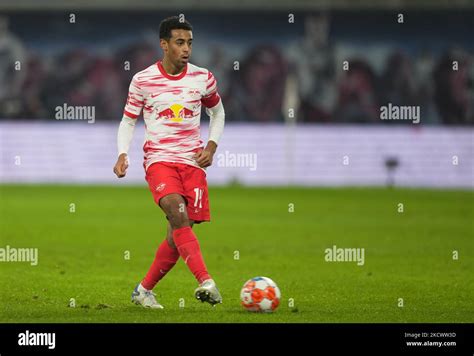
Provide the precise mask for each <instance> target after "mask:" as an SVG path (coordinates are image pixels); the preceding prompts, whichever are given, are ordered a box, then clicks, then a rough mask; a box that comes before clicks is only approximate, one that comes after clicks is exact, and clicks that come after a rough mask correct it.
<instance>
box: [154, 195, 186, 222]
mask: <svg viewBox="0 0 474 356" xmlns="http://www.w3.org/2000/svg"><path fill="white" fill-rule="evenodd" d="M160 206H161V208H162V209H163V210H164V212H165V213H166V216H167V217H168V220H169V222H170V225H171V227H172V228H173V229H179V228H181V227H186V226H190V223H189V218H188V213H187V211H186V202H185V201H184V198H183V197H182V196H181V195H179V194H170V195H167V196H166V197H164V198H162V199H161V201H160Z"/></svg>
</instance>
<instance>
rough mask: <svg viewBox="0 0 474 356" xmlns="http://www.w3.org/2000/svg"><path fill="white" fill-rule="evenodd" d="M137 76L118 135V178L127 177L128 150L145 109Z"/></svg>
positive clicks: (116, 169) (129, 92) (116, 171)
mask: <svg viewBox="0 0 474 356" xmlns="http://www.w3.org/2000/svg"><path fill="white" fill-rule="evenodd" d="M136 77H137V76H136V75H135V76H134V77H133V79H132V82H131V83H130V88H129V90H128V97H127V103H126V104H125V109H124V111H123V116H122V121H121V122H120V125H119V129H118V134H117V147H118V158H117V162H116V163H115V166H114V173H115V174H116V175H117V177H118V178H123V177H125V175H126V173H127V168H128V150H129V148H130V143H131V142H132V138H133V132H134V131H135V125H136V123H137V118H138V116H139V115H140V113H141V111H142V108H143V104H144V102H143V95H142V93H141V90H140V87H139V85H138V81H137V79H136Z"/></svg>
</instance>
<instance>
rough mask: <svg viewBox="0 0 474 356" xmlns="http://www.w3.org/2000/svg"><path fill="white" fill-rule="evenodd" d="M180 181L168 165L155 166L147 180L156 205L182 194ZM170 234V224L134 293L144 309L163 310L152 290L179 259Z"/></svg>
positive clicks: (173, 169)
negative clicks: (168, 197)
mask: <svg viewBox="0 0 474 356" xmlns="http://www.w3.org/2000/svg"><path fill="white" fill-rule="evenodd" d="M180 179H181V178H180V177H179V174H178V173H177V171H176V169H175V168H174V167H173V166H172V165H168V164H163V163H156V164H153V165H151V166H150V167H149V168H148V170H147V172H146V180H147V182H148V184H149V188H150V192H151V193H152V195H153V198H154V200H155V202H156V204H159V201H160V199H161V198H162V197H163V196H164V195H166V194H169V193H172V192H181V181H180ZM170 234H171V226H170V224H168V232H167V238H165V239H164V240H163V241H162V243H161V244H160V246H159V247H158V249H157V251H156V253H155V258H154V260H153V263H152V264H151V266H150V268H149V270H148V272H147V274H146V276H145V278H144V279H143V280H142V282H141V283H139V284H138V285H137V286H136V288H135V290H134V291H133V293H132V302H134V303H136V304H141V305H143V306H144V307H150V308H159V309H162V308H163V307H162V306H161V305H160V304H159V303H158V302H157V301H156V299H155V295H154V294H153V292H152V289H153V288H154V287H155V286H156V284H157V283H158V282H159V281H160V280H161V279H162V278H163V277H164V276H165V275H166V274H167V273H168V272H169V271H170V270H171V269H172V268H173V266H174V265H175V264H176V262H177V261H178V259H179V252H178V250H177V249H176V247H175V246H174V243H173V242H172V241H171V242H172V243H170V239H169V236H170Z"/></svg>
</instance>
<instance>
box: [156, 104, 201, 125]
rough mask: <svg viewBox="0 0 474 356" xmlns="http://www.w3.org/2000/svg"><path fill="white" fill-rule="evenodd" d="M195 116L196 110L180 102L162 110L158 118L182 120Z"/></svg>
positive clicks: (173, 120)
mask: <svg viewBox="0 0 474 356" xmlns="http://www.w3.org/2000/svg"><path fill="white" fill-rule="evenodd" d="M193 117H194V112H193V111H192V110H190V109H188V108H187V107H185V106H183V105H180V104H173V105H171V106H170V107H169V108H167V109H165V110H163V111H160V112H159V113H158V115H157V117H156V118H157V119H168V120H171V121H172V122H181V121H183V119H191V118H193Z"/></svg>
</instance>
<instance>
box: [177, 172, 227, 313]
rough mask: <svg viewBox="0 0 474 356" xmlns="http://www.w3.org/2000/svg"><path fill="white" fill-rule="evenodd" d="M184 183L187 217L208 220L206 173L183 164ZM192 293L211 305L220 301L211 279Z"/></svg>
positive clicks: (181, 174)
mask: <svg viewBox="0 0 474 356" xmlns="http://www.w3.org/2000/svg"><path fill="white" fill-rule="evenodd" d="M178 172H179V173H180V176H181V180H182V181H183V185H184V192H185V194H186V200H187V202H188V206H187V212H188V217H189V218H190V219H192V220H193V221H195V223H197V224H199V223H202V222H205V221H210V219H211V216H210V209H209V197H208V188H207V181H206V173H205V172H204V171H203V170H202V169H200V168H196V167H192V166H189V165H183V166H181V167H180V169H179V170H178ZM194 295H195V297H196V298H197V299H199V300H201V301H202V302H208V303H210V304H212V305H214V304H217V303H222V296H221V294H220V293H219V290H218V289H217V286H216V283H215V282H214V280H212V279H208V280H205V281H203V282H201V283H200V285H199V287H198V288H197V289H196V290H195V292H194Z"/></svg>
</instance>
